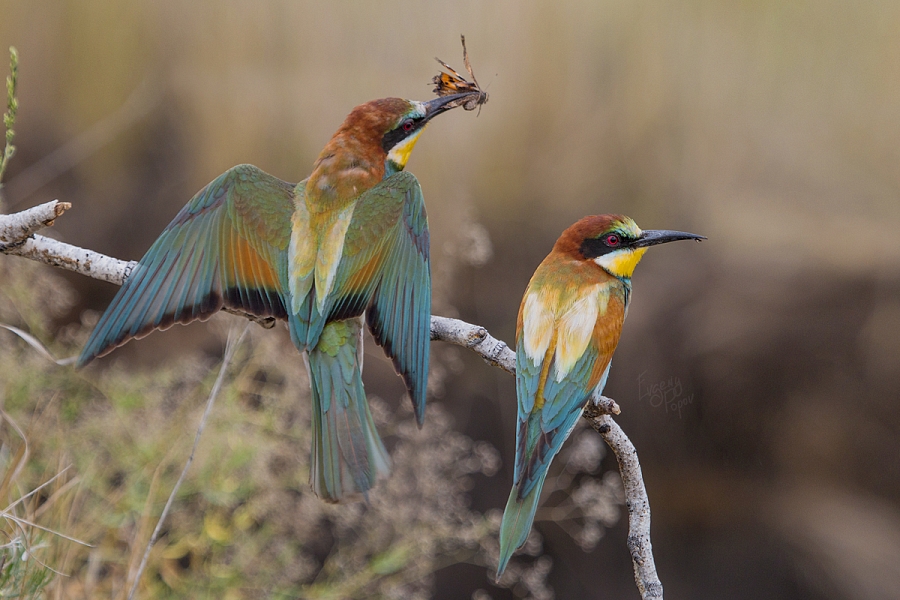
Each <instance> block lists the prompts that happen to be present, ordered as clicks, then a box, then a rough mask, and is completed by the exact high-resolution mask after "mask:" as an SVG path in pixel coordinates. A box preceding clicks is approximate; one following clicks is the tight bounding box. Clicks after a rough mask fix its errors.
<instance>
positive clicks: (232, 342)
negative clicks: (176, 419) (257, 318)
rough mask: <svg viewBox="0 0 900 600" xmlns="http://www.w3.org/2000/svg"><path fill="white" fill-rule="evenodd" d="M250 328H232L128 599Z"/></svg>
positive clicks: (145, 565) (135, 590)
mask: <svg viewBox="0 0 900 600" xmlns="http://www.w3.org/2000/svg"><path fill="white" fill-rule="evenodd" d="M249 330H250V324H249V323H247V324H246V325H245V326H244V329H243V330H242V331H241V333H240V335H238V336H235V335H234V330H232V331H231V334H229V336H228V342H227V343H226V344H225V357H224V358H223V359H222V366H221V367H220V368H219V375H218V377H216V382H215V383H214V384H213V387H212V390H211V391H210V392H209V399H208V400H207V401H206V409H205V410H204V411H203V416H202V417H200V425H198V426H197V434H196V435H195V436H194V445H193V446H192V447H191V454H190V455H189V456H188V459H187V462H186V463H185V464H184V468H183V469H182V470H181V475H179V476H178V481H176V482H175V487H173V488H172V493H171V494H169V499H168V500H166V505H165V507H164V508H163V511H162V514H161V515H160V516H159V522H157V523H156V527H155V528H154V529H153V534H152V535H151V536H150V541H149V542H147V549H146V550H144V557H143V558H142V559H141V565H140V566H139V567H138V570H137V573H136V574H135V577H134V582H133V583H132V584H131V591H130V592H128V600H132V598H134V594H135V592H137V588H138V584H139V583H140V582H141V575H142V574H143V572H144V569H145V568H146V567H147V559H149V558H150V550H152V549H153V545H154V544H155V543H156V540H157V539H158V538H159V532H160V531H162V526H163V523H164V522H165V520H166V516H167V515H168V514H169V509H170V508H172V503H173V502H174V501H175V495H176V494H177V493H178V488H180V487H181V482H182V481H184V478H185V476H186V475H187V472H188V469H190V468H191V463H193V462H194V454H195V453H196V452H197V446H198V445H199V444H200V436H201V435H203V430H204V429H206V421H207V420H208V419H209V414H210V413H211V412H212V407H213V404H215V401H216V396H218V395H219V389H220V388H221V387H222V382H223V381H224V380H225V372H226V371H227V370H228V365H229V364H231V359H232V358H234V353H235V351H236V350H237V348H238V346H240V344H241V341H242V340H243V339H244V336H245V335H247V331H249Z"/></svg>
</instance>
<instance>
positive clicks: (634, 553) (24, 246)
mask: <svg viewBox="0 0 900 600" xmlns="http://www.w3.org/2000/svg"><path fill="white" fill-rule="evenodd" d="M68 208H69V204H68V203H65V202H57V201H53V202H48V203H46V204H42V205H40V206H37V207H34V208H32V209H29V210H27V211H22V212H20V213H16V214H12V215H0V244H3V245H2V246H0V253H5V254H9V255H15V256H22V257H25V258H30V259H32V260H36V261H39V262H43V263H46V264H48V265H51V266H56V267H61V268H64V269H67V270H70V271H75V272H77V273H81V274H82V275H86V276H88V277H92V278H94V279H100V280H102V281H107V282H110V283H115V284H117V285H122V284H123V283H124V282H125V281H126V280H127V279H128V277H129V276H130V274H131V271H132V270H133V268H134V265H135V263H133V262H128V261H123V260H119V259H116V258H113V257H109V256H105V255H103V254H100V253H98V252H94V251H92V250H87V249H84V248H79V247H77V246H72V245H70V244H65V243H63V242H59V241H57V240H54V239H51V238H48V237H44V236H40V235H37V234H36V233H35V232H36V231H37V230H39V229H40V228H42V227H45V226H49V225H52V224H53V221H54V219H56V218H57V217H59V216H60V215H61V214H62V213H63V212H64V211H65V210H66V209H68ZM234 312H235V313H237V314H239V315H241V316H244V317H247V318H250V319H252V320H254V321H256V322H258V323H259V324H260V325H263V326H269V327H271V325H272V323H271V321H269V320H265V319H259V318H258V317H255V316H254V315H249V314H246V313H241V312H239V311H234ZM430 328H431V339H432V340H436V341H442V342H448V343H451V344H455V345H458V346H462V347H464V348H469V349H470V350H472V351H473V352H475V353H476V354H478V355H479V356H481V357H482V358H483V359H484V360H485V362H487V363H488V364H490V365H492V366H495V367H498V368H500V369H503V370H504V371H506V372H508V373H512V374H514V373H515V365H516V356H515V353H514V352H513V351H512V350H511V349H510V348H509V347H508V346H507V345H506V343H504V342H503V341H501V340H498V339H496V338H494V337H493V336H491V335H490V333H489V332H488V331H487V330H486V329H485V328H484V327H480V326H478V325H473V324H471V323H467V322H465V321H460V320H458V319H450V318H446V317H439V316H432V317H431V322H430ZM611 414H619V406H618V404H616V402H615V401H614V400H612V399H610V398H607V397H605V396H601V395H595V396H594V397H592V399H591V401H590V402H588V403H587V406H586V407H585V410H584V414H583V416H584V418H585V419H587V421H588V422H589V423H590V424H591V426H592V427H593V428H594V429H595V430H597V432H599V433H600V435H601V436H602V437H603V439H604V440H605V441H606V443H607V444H608V445H609V447H610V448H611V449H612V450H613V452H614V453H615V455H616V458H617V459H618V463H619V470H620V472H621V475H622V482H623V485H624V488H625V499H626V505H627V506H628V512H629V514H628V523H629V532H628V540H627V543H628V547H629V551H630V553H631V558H632V563H633V566H634V572H635V582H636V584H637V586H638V589H639V590H640V592H641V597H642V598H644V599H648V598H653V599H661V598H662V597H663V594H662V584H661V583H660V581H659V577H658V576H657V573H656V566H655V563H654V560H653V551H652V546H651V543H650V503H649V500H648V498H647V490H646V488H645V486H644V480H643V475H642V473H641V467H640V463H639V462H638V457H637V451H636V450H635V447H634V445H633V444H632V443H631V440H629V439H628V436H627V435H626V434H625V432H624V431H622V429H621V428H620V427H619V426H618V424H617V423H616V422H615V421H614V420H613V419H612V418H611V416H610V415H611Z"/></svg>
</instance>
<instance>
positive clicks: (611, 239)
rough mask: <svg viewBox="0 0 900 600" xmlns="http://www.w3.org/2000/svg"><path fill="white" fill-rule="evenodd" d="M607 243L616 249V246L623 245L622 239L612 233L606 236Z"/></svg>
mask: <svg viewBox="0 0 900 600" xmlns="http://www.w3.org/2000/svg"><path fill="white" fill-rule="evenodd" d="M605 242H606V245H607V246H610V247H615V246H618V245H619V244H621V243H622V240H621V238H620V237H619V236H617V235H616V234H614V233H611V234H609V235H608V236H606V240H605Z"/></svg>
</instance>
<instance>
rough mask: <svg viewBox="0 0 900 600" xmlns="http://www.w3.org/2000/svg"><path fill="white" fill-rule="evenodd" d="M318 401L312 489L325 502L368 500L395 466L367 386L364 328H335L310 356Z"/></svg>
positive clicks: (345, 324) (350, 323)
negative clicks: (354, 497) (362, 497)
mask: <svg viewBox="0 0 900 600" xmlns="http://www.w3.org/2000/svg"><path fill="white" fill-rule="evenodd" d="M309 372H310V383H311V386H310V387H311V388H312V400H313V418H312V430H313V445H312V460H311V465H310V474H309V479H310V485H312V488H313V491H315V493H316V495H318V496H319V497H320V498H322V499H323V500H328V501H331V502H337V501H339V500H341V499H342V498H343V497H345V496H348V495H350V494H353V493H362V494H363V495H365V494H366V492H367V491H368V490H369V489H370V488H371V487H372V486H373V485H374V484H375V481H376V480H377V479H378V478H379V477H380V476H386V475H387V474H388V473H389V472H390V460H389V459H388V454H387V451H386V450H385V449H384V444H382V442H381V438H380V437H379V435H378V430H377V429H376V428H375V421H374V420H373V419H372V413H371V412H370V411H369V403H368V402H367V401H366V393H365V390H363V384H362V322H361V320H359V319H352V320H347V321H336V322H333V323H329V324H328V325H327V326H326V327H325V329H324V330H323V332H322V336H321V337H320V338H319V340H318V343H317V344H316V347H315V348H313V349H311V350H310V351H309Z"/></svg>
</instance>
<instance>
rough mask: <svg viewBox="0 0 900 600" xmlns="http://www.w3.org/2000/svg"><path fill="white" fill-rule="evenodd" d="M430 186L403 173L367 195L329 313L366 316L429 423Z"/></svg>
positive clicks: (355, 220) (350, 237)
mask: <svg viewBox="0 0 900 600" xmlns="http://www.w3.org/2000/svg"><path fill="white" fill-rule="evenodd" d="M428 257H429V238H428V222H427V217H426V215H425V203H424V200H423V198H422V188H421V187H420V186H419V182H418V181H417V180H416V178H415V176H413V175H412V174H410V173H406V172H400V173H396V174H394V175H391V176H390V177H388V178H387V179H385V180H384V181H383V182H381V183H380V184H378V185H377V186H375V187H374V188H372V189H371V190H369V191H367V192H365V193H364V194H362V195H361V196H360V198H359V200H358V201H357V204H356V207H355V209H354V211H353V218H352V221H351V222H350V225H349V227H348V228H347V232H346V235H345V238H344V247H343V252H342V255H341V263H340V265H339V267H338V269H337V273H336V275H335V278H334V285H333V288H332V290H333V291H332V294H331V297H330V298H329V301H328V302H327V303H326V309H325V314H326V315H327V318H328V320H329V321H331V320H336V319H344V318H350V317H353V316H356V315H359V314H362V313H363V312H364V311H365V312H366V321H367V323H368V325H369V329H370V330H371V331H372V335H373V336H374V337H375V340H376V341H377V342H378V344H379V345H380V346H382V347H383V348H384V351H385V353H386V354H387V355H388V356H390V357H391V359H392V360H393V362H394V367H395V368H396V369H397V372H398V373H399V374H400V375H401V376H402V377H403V379H404V381H405V382H406V386H407V389H408V390H409V393H410V398H411V399H412V402H413V407H414V409H415V412H416V417H417V418H418V419H419V422H420V423H421V422H422V418H423V417H424V409H425V387H426V381H427V376H428V372H427V371H428V352H429V342H430V326H429V323H430V317H431V268H430V265H429V260H428Z"/></svg>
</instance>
